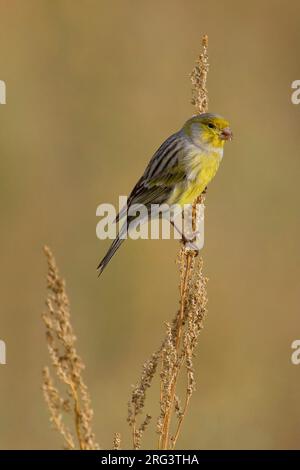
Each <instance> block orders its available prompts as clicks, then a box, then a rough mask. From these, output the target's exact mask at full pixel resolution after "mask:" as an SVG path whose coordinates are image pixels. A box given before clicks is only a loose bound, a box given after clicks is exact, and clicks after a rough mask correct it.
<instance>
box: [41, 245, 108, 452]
mask: <svg viewBox="0 0 300 470" xmlns="http://www.w3.org/2000/svg"><path fill="white" fill-rule="evenodd" d="M44 251H45V255H46V258H47V263H48V275H47V287H48V296H47V300H46V307H47V308H46V311H45V312H44V313H43V320H44V323H45V326H46V339H47V346H48V351H49V356H50V361H51V365H52V367H53V370H54V372H55V374H56V377H57V379H58V381H59V384H60V388H61V389H63V393H62V394H61V393H60V392H59V390H58V388H57V387H56V386H55V385H54V382H53V379H52V377H51V375H50V371H49V368H48V367H45V368H44V371H43V393H44V397H45V400H46V403H47V405H48V409H49V412H50V420H51V422H52V423H53V425H54V426H55V428H56V429H57V430H58V431H59V432H60V434H61V435H62V437H63V438H64V442H65V447H66V448H67V449H75V448H80V449H82V450H93V449H98V448H99V447H98V445H97V443H96V442H95V436H94V434H93V432H92V427H91V422H92V418H93V410H92V408H91V401H90V397H89V393H88V389H87V386H86V385H85V383H84V381H83V378H82V371H83V369H84V364H83V362H82V360H81V358H80V357H79V356H78V354H77V351H76V348H75V342H76V337H75V335H74V332H73V328H72V325H71V317H70V305H69V299H68V296H67V294H66V289H65V282H64V280H63V279H62V278H61V277H60V276H59V273H58V269H57V266H56V263H55V259H54V257H53V255H52V253H51V251H50V250H49V248H47V247H45V249H44ZM65 414H69V415H72V417H73V419H74V430H73V432H72V431H71V430H70V429H69V428H68V426H67V425H66V424H65V423H64V419H63V418H64V415H65ZM74 436H76V440H77V444H75V437H74Z"/></svg>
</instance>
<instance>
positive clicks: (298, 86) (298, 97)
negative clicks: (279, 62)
mask: <svg viewBox="0 0 300 470" xmlns="http://www.w3.org/2000/svg"><path fill="white" fill-rule="evenodd" d="M292 89H293V90H294V91H293V92H292V96H291V101H292V103H293V104H300V80H294V81H293V83H292Z"/></svg>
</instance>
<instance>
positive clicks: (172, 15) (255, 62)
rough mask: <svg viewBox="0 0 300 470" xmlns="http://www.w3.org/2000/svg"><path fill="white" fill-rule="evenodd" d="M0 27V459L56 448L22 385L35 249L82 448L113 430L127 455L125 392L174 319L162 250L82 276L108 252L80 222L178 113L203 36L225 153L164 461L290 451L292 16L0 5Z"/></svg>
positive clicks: (294, 425)
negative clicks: (204, 280)
mask: <svg viewBox="0 0 300 470" xmlns="http://www.w3.org/2000/svg"><path fill="white" fill-rule="evenodd" d="M0 14H1V30H0V63H1V68H0V79H1V80H5V82H6V85H7V104H6V105H3V106H0V120H1V126H0V148H1V158H0V166H1V168H0V178H1V184H0V205H1V231H0V241H1V283H0V305H1V318H0V338H1V339H3V340H5V342H6V345H7V365H5V366H3V365H2V366H0V381H1V388H0V447H1V448H11V449H14V448H21V449H29V448H60V447H61V438H60V436H59V435H58V434H56V433H55V432H54V431H52V430H51V429H50V426H49V421H48V412H47V410H46V407H45V405H44V402H43V398H42V393H41V389H40V388H41V369H42V366H43V365H44V364H45V363H46V362H47V361H48V356H47V350H46V345H45V339H44V328H43V325H42V321H41V312H42V311H43V309H44V299H45V293H46V290H45V273H46V263H45V260H44V257H43V253H42V247H43V245H44V244H45V243H47V244H48V245H49V246H50V247H51V248H52V250H53V251H54V253H55V256H56V258H57V262H58V265H59V267H60V270H61V273H62V274H63V275H64V277H65V278H66V279H67V288H68V293H69V296H70V298H71V306H72V316H73V323H74V327H75V331H76V333H77V336H78V350H79V353H80V355H81V356H82V357H83V359H84V361H85V362H86V364H87V370H86V373H85V378H86V381H87V383H88V386H89V389H90V393H91V396H92V401H93V407H94V410H95V419H94V430H95V432H96V435H97V439H98V441H99V443H100V445H101V446H102V447H104V448H109V447H111V443H112V437H113V433H114V432H115V431H119V432H121V433H122V436H123V448H124V447H125V448H126V447H128V446H130V439H129V432H128V429H127V423H126V414H127V400H128V397H129V394H130V390H131V384H133V383H135V381H136V379H137V378H138V376H139V373H140V369H141V365H142V363H143V362H144V361H145V360H146V359H147V358H148V356H149V354H150V353H151V352H152V351H153V350H154V349H155V348H156V347H157V346H158V345H159V344H160V341H161V338H162V335H163V331H164V327H163V322H164V321H166V320H169V319H170V318H171V317H172V316H173V314H174V312H175V311H176V308H177V305H178V289H177V284H178V273H177V269H176V266H175V263H174V261H175V258H176V255H177V252H178V242H176V241H174V240H172V241H167V240H160V241H150V240H149V241H142V240H139V241H129V242H128V243H126V245H123V247H122V248H121V250H120V251H119V253H118V254H117V256H116V257H115V258H114V259H113V261H112V263H111V264H110V266H109V267H108V268H107V270H106V271H105V273H104V274H103V276H102V277H101V279H98V278H97V276H96V271H95V268H96V265H97V263H98V262H99V260H100V258H101V257H102V256H103V254H104V253H105V251H106V249H107V247H108V244H109V242H108V241H99V240H98V239H97V238H96V235H95V229H96V224H97V221H98V219H97V218H96V215H95V213H96V207H97V205H98V204H100V203H101V202H111V203H117V201H118V196H119V195H120V194H123V195H124V194H128V192H129V191H130V190H131V188H132V186H133V185H134V183H135V182H136V180H137V178H138V177H139V176H140V175H141V173H142V172H143V170H144V168H145V165H146V163H147V162H148V160H149V158H150V156H151V155H152V153H153V151H154V150H156V148H157V147H158V146H159V144H160V143H161V141H162V140H163V139H165V138H166V137H167V136H168V135H169V134H170V133H172V132H174V131H175V130H177V129H178V128H179V127H181V125H182V123H183V122H184V121H185V120H186V119H187V118H188V117H189V116H190V115H191V114H193V112H194V110H193V108H192V107H191V105H190V104H189V103H190V94H191V90H190V88H191V87H190V81H189V73H190V72H191V70H192V67H193V65H194V61H195V59H196V56H197V54H198V52H199V48H200V41H201V36H202V34H203V33H207V34H208V35H209V41H210V45H209V54H210V73H209V83H208V85H209V97H210V103H209V109H210V111H214V112H218V113H220V114H223V115H224V116H225V117H226V118H228V120H229V121H230V122H231V126H232V129H233V132H234V135H235V139H234V141H233V142H232V143H230V144H228V145H227V146H226V150H225V158H224V160H223V162H222V166H221V169H220V171H219V173H218V175H217V177H216V179H215V180H214V182H213V183H212V184H211V186H210V187H209V191H208V196H207V205H206V233H205V237H206V243H205V247H204V251H203V256H204V262H205V273H206V274H207V275H208V277H209V278H210V282H209V287H208V294H209V315H208V319H207V322H206V325H205V329H204V330H203V332H202V333H201V339H200V344H199V348H198V356H197V359H196V361H195V364H196V369H197V377H198V388H197V392H196V393H195V395H194V396H193V401H192V404H191V410H190V413H189V414H188V416H187V419H186V421H185V423H184V428H183V433H182V436H181V438H180V440H179V442H178V447H179V448H201V449H215V448H220V449H238V448H271V449H279V448H286V449H287V448H299V447H300V432H299V424H300V406H299V394H300V366H299V367H297V366H294V365H292V364H291V361H290V356H291V352H292V350H291V342H292V341H293V340H295V339H299V337H300V324H299V318H300V311H299V278H300V256H299V253H300V251H299V228H300V219H299V202H300V195H299V174H300V155H299V117H300V106H295V105H292V103H291V83H292V81H293V80H296V79H300V69H299V55H300V29H299V15H300V4H299V2H298V1H296V0H290V1H289V2H283V1H280V0H268V1H266V0H264V1H262V0H259V1H258V0H253V1H252V2H250V3H245V2H244V3H242V2H239V1H237V0H227V1H226V2H225V1H217V2H207V1H202V0H188V1H183V0H165V1H163V2H158V1H156V0H155V1H153V2H147V1H145V0H143V1H137V0H114V1H111V2H106V1H104V0H98V1H96V0H86V1H85V2H83V1H78V0H59V1H58V0H52V1H51V2H49V1H46V0H39V1H38V0H28V1H26V2H23V1H21V0H18V1H17V0H9V1H5V0H1V1H0ZM157 398H158V391H156V392H155V391H153V393H152V394H151V395H150V396H149V400H150V401H149V408H150V410H151V412H153V413H155V411H156V410H157V408H156V405H157ZM155 444H156V437H155V435H154V433H153V432H150V433H149V434H147V436H146V437H145V440H144V446H145V447H148V448H151V447H154V446H155Z"/></svg>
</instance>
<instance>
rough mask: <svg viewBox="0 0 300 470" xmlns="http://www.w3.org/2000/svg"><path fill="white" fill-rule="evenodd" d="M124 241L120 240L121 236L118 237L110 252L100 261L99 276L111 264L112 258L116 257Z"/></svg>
mask: <svg viewBox="0 0 300 470" xmlns="http://www.w3.org/2000/svg"><path fill="white" fill-rule="evenodd" d="M123 241H124V238H120V234H119V235H118V236H117V238H116V239H115V240H114V241H113V242H112V244H111V246H110V248H109V250H108V252H107V253H106V255H105V256H104V258H103V259H102V261H100V263H99V266H98V267H97V270H98V276H100V274H101V273H102V271H103V270H104V268H105V266H106V265H107V264H108V263H109V262H110V260H111V258H112V257H113V256H114V254H115V252H116V251H117V250H118V248H119V247H120V246H121V244H122V242H123Z"/></svg>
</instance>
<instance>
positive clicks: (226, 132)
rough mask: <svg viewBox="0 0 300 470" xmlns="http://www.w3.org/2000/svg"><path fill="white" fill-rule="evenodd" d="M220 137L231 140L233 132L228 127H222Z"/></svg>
mask: <svg viewBox="0 0 300 470" xmlns="http://www.w3.org/2000/svg"><path fill="white" fill-rule="evenodd" d="M220 137H221V139H222V140H232V138H233V134H232V130H231V129H230V127H225V128H224V129H222V131H221V134H220Z"/></svg>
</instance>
